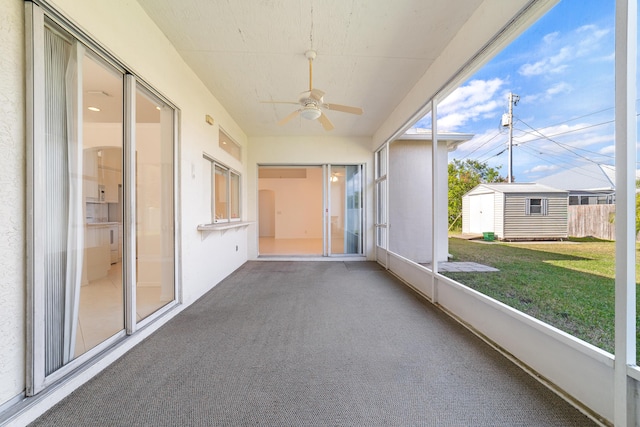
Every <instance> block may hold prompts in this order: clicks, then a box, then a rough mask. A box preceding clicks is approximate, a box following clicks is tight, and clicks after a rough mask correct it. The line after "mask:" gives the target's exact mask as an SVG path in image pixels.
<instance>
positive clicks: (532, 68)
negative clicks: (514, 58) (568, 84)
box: [518, 25, 610, 77]
mask: <svg viewBox="0 0 640 427" xmlns="http://www.w3.org/2000/svg"><path fill="white" fill-rule="evenodd" d="M609 33H610V30H609V29H601V28H599V27H598V26H596V25H583V26H582V27H580V28H578V29H577V30H575V31H574V32H573V33H569V34H567V35H566V36H565V37H561V36H560V33H559V32H554V33H549V34H547V35H545V36H544V37H543V38H542V41H543V43H544V48H543V49H542V50H540V52H539V53H538V54H539V55H540V56H542V59H540V60H538V61H534V62H530V63H526V64H523V65H522V66H520V68H519V69H518V73H519V74H520V75H522V76H525V77H532V76H540V75H552V74H554V75H557V74H560V73H563V72H565V71H566V70H567V69H568V67H569V64H568V63H569V62H570V61H572V60H573V59H575V58H578V57H582V56H587V55H589V54H591V52H593V51H594V50H595V49H596V48H597V47H598V46H599V42H600V41H601V40H602V39H603V38H604V37H605V36H607V35H608V34H609ZM560 43H562V45H561V46H554V45H556V44H560ZM550 49H555V50H556V53H555V54H554V53H553V51H551V52H549V50H550Z"/></svg>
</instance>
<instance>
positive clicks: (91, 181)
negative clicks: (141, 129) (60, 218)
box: [83, 147, 122, 203]
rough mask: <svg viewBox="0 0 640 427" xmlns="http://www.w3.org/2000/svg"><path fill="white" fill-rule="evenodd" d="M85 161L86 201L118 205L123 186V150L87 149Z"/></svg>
mask: <svg viewBox="0 0 640 427" xmlns="http://www.w3.org/2000/svg"><path fill="white" fill-rule="evenodd" d="M83 161H84V163H83V190H84V196H85V198H86V200H89V201H97V202H105V203H118V185H122V148H120V147H92V148H87V149H85V150H84V152H83Z"/></svg>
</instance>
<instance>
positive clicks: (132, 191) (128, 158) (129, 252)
mask: <svg viewBox="0 0 640 427" xmlns="http://www.w3.org/2000/svg"><path fill="white" fill-rule="evenodd" d="M124 77H125V78H124V100H125V102H124V108H125V118H124V146H123V147H124V149H123V153H124V163H123V165H122V166H123V170H124V176H123V186H122V197H123V200H122V203H123V204H124V216H123V218H122V220H123V221H122V227H123V234H124V242H123V246H122V268H123V270H124V272H123V273H124V274H123V278H124V289H125V294H126V296H127V298H125V299H124V300H125V314H124V321H125V329H126V331H127V334H128V335H132V334H133V333H134V332H135V331H136V329H137V323H136V321H137V317H136V305H137V303H136V278H137V276H138V273H137V271H136V265H137V259H136V246H137V243H136V240H137V238H138V237H137V229H136V221H135V218H136V179H135V177H136V167H137V164H136V79H135V77H134V76H133V75H131V74H126V75H125V76H124Z"/></svg>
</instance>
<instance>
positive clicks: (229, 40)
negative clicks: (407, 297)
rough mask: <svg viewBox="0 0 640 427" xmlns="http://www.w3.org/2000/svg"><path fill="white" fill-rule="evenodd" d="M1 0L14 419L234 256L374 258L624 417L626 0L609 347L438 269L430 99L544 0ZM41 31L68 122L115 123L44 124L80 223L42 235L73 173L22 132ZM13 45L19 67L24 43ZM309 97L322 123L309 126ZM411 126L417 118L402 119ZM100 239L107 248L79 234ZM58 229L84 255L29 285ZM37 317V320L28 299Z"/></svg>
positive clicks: (631, 419) (35, 97) (441, 163)
mask: <svg viewBox="0 0 640 427" xmlns="http://www.w3.org/2000/svg"><path fill="white" fill-rule="evenodd" d="M563 1H569V0H563ZM0 3H1V4H2V5H3V7H4V6H5V5H6V6H7V7H6V9H7V10H10V11H11V16H12V17H13V19H14V21H15V22H16V23H19V24H20V25H23V26H24V33H22V32H19V31H18V32H17V33H19V34H18V35H16V37H15V39H16V40H18V38H19V37H23V38H24V39H26V46H27V47H26V48H25V49H26V51H25V57H26V59H25V61H26V66H25V67H24V70H25V71H24V72H22V68H20V70H21V71H20V73H23V74H26V78H25V81H26V91H25V93H24V94H22V93H21V95H24V98H25V99H26V101H25V104H26V113H25V117H24V118H25V123H26V128H25V131H24V140H26V144H24V143H23V145H25V147H24V149H23V151H22V153H23V154H24V158H26V159H27V161H26V163H27V167H26V171H23V172H26V173H25V175H26V178H25V182H24V183H23V185H22V186H18V187H16V188H14V189H13V190H15V193H16V194H22V193H26V194H27V197H26V202H25V205H26V209H25V211H24V212H23V213H24V215H23V216H24V217H25V218H26V219H25V224H24V225H23V227H22V228H23V230H22V231H23V232H24V236H26V237H23V238H24V239H25V240H24V246H25V247H26V249H25V251H26V253H27V255H28V256H27V260H16V262H17V263H18V264H20V265H23V266H24V269H25V270H26V271H27V273H26V279H24V280H23V279H16V280H15V281H16V283H19V285H16V292H15V294H16V295H21V294H22V293H26V296H24V297H23V296H18V297H16V299H17V300H19V303H16V305H15V306H13V307H8V308H7V310H4V313H3V314H1V315H0V319H5V318H6V319H7V320H11V321H7V322H2V323H3V325H0V335H6V336H9V337H18V338H16V340H17V341H20V342H24V345H23V346H14V347H12V348H8V347H6V346H3V347H2V348H0V357H1V358H2V360H11V361H12V362H11V363H13V365H12V369H10V370H7V371H0V384H2V385H0V410H2V411H0V421H6V420H8V421H12V422H16V423H20V422H23V421H25V420H31V419H34V417H36V416H38V415H39V414H41V413H42V412H44V411H45V410H46V409H48V408H49V407H50V406H52V405H53V404H54V403H55V402H56V401H59V400H61V399H62V398H64V397H65V396H66V395H68V394H69V393H71V391H73V390H74V389H76V388H77V387H79V386H80V385H81V384H83V383H84V382H86V381H88V380H89V379H91V378H92V377H93V376H95V375H97V373H98V372H100V371H101V370H102V369H104V368H105V367H106V366H108V365H109V364H110V363H112V362H113V361H115V360H116V359H117V358H118V357H119V356H121V355H122V354H124V353H125V352H127V351H128V350H129V349H131V348H133V347H134V346H135V345H136V344H137V343H139V342H141V341H142V340H143V339H145V338H146V337H148V336H149V335H150V334H152V333H153V332H154V331H155V330H157V329H158V328H160V327H161V326H162V325H163V324H165V323H166V322H167V321H169V320H170V319H171V318H172V317H174V316H175V315H177V314H178V313H179V312H180V311H182V310H184V308H185V307H188V306H189V305H190V304H192V303H193V302H195V301H196V300H197V299H198V298H200V297H201V296H202V295H204V294H206V293H207V292H208V291H209V290H211V289H212V288H213V287H214V286H215V285H216V284H217V283H219V282H220V281H222V280H223V279H224V278H225V277H227V276H228V275H229V274H231V273H232V272H233V271H234V270H236V269H237V268H238V267H240V266H242V265H243V264H244V263H246V262H247V261H249V260H265V259H266V260H268V259H276V260H283V259H293V260H297V259H302V260H307V261H308V260H319V261H320V260H321V261H322V262H325V261H335V260H338V261H339V260H349V261H355V260H358V261H359V260H362V261H375V262H377V263H379V264H380V265H381V266H383V267H384V268H385V269H386V270H388V271H389V272H390V273H391V274H393V275H394V276H396V277H397V278H399V279H400V280H402V281H403V282H404V283H405V284H406V285H407V286H409V287H410V288H412V289H413V290H414V291H415V292H417V293H418V294H419V295H420V296H421V297H423V298H424V299H426V300H427V301H430V302H431V303H433V304H434V305H435V306H437V307H438V308H440V309H442V310H443V311H444V312H446V313H447V314H448V315H450V316H452V317H453V318H454V319H456V320H457V321H459V322H460V323H462V324H463V325H465V326H466V327H467V328H469V329H470V330H471V331H473V332H474V333H475V334H477V335H478V336H479V337H481V338H482V339H484V340H485V341H486V342H488V343H489V344H490V345H491V346H493V347H494V348H495V349H496V351H499V352H501V353H503V354H504V355H506V356H507V357H508V358H510V359H511V360H513V361H514V362H515V363H517V364H518V365H520V366H521V367H522V369H524V370H526V371H527V372H529V373H530V374H531V375H532V376H534V377H535V378H537V379H538V380H540V381H541V382H542V383H543V384H545V385H546V386H547V387H549V388H551V389H552V390H553V391H555V392H556V393H557V394H558V395H559V396H560V397H561V398H563V399H566V400H567V401H568V402H570V403H571V404H572V405H575V406H576V407H577V408H578V409H579V410H580V411H583V412H584V413H585V414H586V415H587V416H589V417H591V418H592V419H593V420H594V421H595V422H597V423H601V424H604V425H640V415H639V413H638V410H637V409H636V405H637V401H638V394H639V393H638V390H639V387H640V386H639V384H638V382H640V370H638V368H637V366H636V356H635V355H636V327H635V325H636V313H635V305H636V295H635V283H636V281H635V254H636V249H635V223H634V220H635V185H636V184H635V182H636V181H635V170H636V162H635V159H636V139H637V138H636V128H635V127H636V107H635V99H636V96H635V94H636V55H637V53H636V48H637V40H636V38H637V35H636V34H637V4H636V3H637V2H636V1H635V0H617V1H616V2H615V7H616V24H615V35H616V44H615V84H616V92H615V94H616V98H615V107H616V111H615V126H616V128H615V138H616V139H615V149H616V154H615V155H616V158H615V159H616V174H617V182H618V185H617V189H616V204H617V217H616V224H617V228H616V233H617V234H616V280H615V297H616V305H615V307H616V308H615V316H616V318H615V348H614V351H613V352H610V351H605V350H603V349H601V348H598V347H597V346H595V345H593V344H590V343H588V342H585V341H583V340H581V339H579V338H576V337H574V336H572V335H571V334H570V333H567V332H565V331H563V330H561V329H558V328H556V327H554V326H551V325H549V324H547V323H545V322H543V321H541V320H538V319H536V318H535V317H532V316H530V315H527V314H524V313H522V312H520V311H518V310H516V309H514V308H512V307H509V306H507V305H506V304H504V303H501V302H499V301H497V300H495V299H492V298H490V297H488V296H486V295H483V294H481V293H480V292H477V291H475V290H473V289H471V288H469V287H467V286H465V285H464V284H462V283H459V282H457V281H454V280H451V279H449V278H447V277H446V276H444V275H442V274H440V272H439V267H438V264H439V263H443V262H446V261H447V260H448V257H449V245H448V233H447V228H448V219H447V161H448V156H449V153H450V152H452V151H454V150H455V149H456V148H457V147H458V146H459V145H460V144H464V143H465V142H466V141H468V140H470V139H471V138H472V137H473V135H471V134H451V133H447V132H441V131H440V130H439V129H438V106H439V103H440V102H442V101H443V100H444V99H446V97H447V96H448V95H450V94H451V93H452V92H453V91H454V90H455V89H456V88H457V87H459V86H460V85H462V84H463V83H464V82H465V81H466V80H467V79H469V78H470V77H471V76H472V75H473V73H475V72H476V71H477V70H479V69H480V68H481V67H482V66H483V65H484V64H486V63H487V62H488V61H490V60H491V58H493V57H494V56H495V55H496V54H498V53H499V52H500V51H501V50H502V49H504V48H505V47H507V46H508V45H509V43H510V42H512V41H513V40H514V39H515V38H517V37H518V36H519V35H520V34H521V33H522V32H524V31H526V30H527V28H529V27H530V26H531V25H532V24H533V23H535V22H536V21H537V20H538V19H540V18H541V17H542V16H544V15H545V13H547V12H548V11H549V10H551V9H552V8H553V7H554V6H555V5H556V4H557V3H558V1H557V0H515V1H509V2H504V1H493V0H459V1H454V2H441V1H429V2H424V1H420V0H402V1H396V2H392V3H389V4H384V5H380V4H374V2H368V1H350V2H343V1H339V0H336V1H330V2H326V1H321V2H316V1H314V0H308V1H307V0H305V1H302V2H300V1H290V0H281V1H277V2H272V3H268V4H267V3H263V2H224V3H223V2H210V1H205V0H189V1H179V2H177V1H171V0H138V1H137V2H127V1H118V2H99V1H88V2H76V1H74V0H35V1H33V2H25V3H26V5H25V4H23V2H19V1H16V0H0ZM24 39H22V40H20V41H21V42H22V43H24ZM58 44H59V45H60V46H62V45H64V44H66V45H68V47H67V49H69V52H70V53H66V54H65V55H67V56H68V57H69V58H75V62H74V60H68V62H67V59H66V57H65V61H64V64H62V62H61V63H60V64H62V65H60V67H63V68H62V71H60V70H58V71H55V70H54V72H51V73H49V74H47V76H51V75H54V78H55V75H58V76H59V78H60V79H61V80H64V81H66V82H67V84H68V85H69V86H70V87H72V86H73V84H75V85H76V89H77V92H75V96H76V98H75V102H77V103H78V105H80V106H82V107H83V108H77V105H76V110H67V112H68V111H74V112H75V113H77V112H78V111H79V110H82V109H84V108H85V107H87V106H91V105H89V103H91V102H94V103H96V105H97V103H100V102H107V103H111V104H110V105H107V104H105V105H104V107H102V109H103V110H104V112H111V113H112V114H113V115H111V116H109V117H108V118H100V117H99V116H98V115H97V114H99V112H100V109H98V111H95V110H90V111H84V113H83V114H78V117H79V118H80V119H81V120H80V121H79V123H77V122H76V123H75V124H72V125H71V127H65V126H68V123H67V122H65V124H64V126H63V127H64V129H65V130H64V131H62V130H61V131H60V132H62V133H64V134H65V138H66V136H67V134H68V135H75V137H76V141H83V139H84V142H81V143H79V145H78V146H79V147H80V148H82V149H84V152H83V155H80V154H79V153H82V152H78V151H76V152H75V154H73V153H72V150H71V149H69V151H68V152H65V153H63V154H64V155H67V154H68V155H69V156H71V157H69V158H70V159H75V161H76V162H77V163H76V164H77V165H79V167H80V174H79V178H77V181H75V183H76V184H77V187H78V188H76V190H75V191H77V194H75V196H74V193H73V191H72V190H69V200H71V202H70V203H69V207H71V208H74V209H75V213H73V214H69V217H70V218H75V219H74V221H77V222H78V223H79V224H80V225H78V224H76V226H77V229H76V228H73V227H71V226H69V230H70V231H68V235H65V236H64V242H62V241H58V240H56V239H57V237H56V236H55V233H49V234H47V230H57V228H56V227H58V224H57V223H55V221H53V222H47V218H48V217H49V216H50V215H49V213H50V212H54V213H55V212H57V211H60V212H63V213H64V215H67V210H66V205H65V206H60V203H58V201H56V200H49V199H47V198H42V199H40V198H39V195H41V194H46V193H47V192H51V191H53V192H56V191H62V190H60V188H62V187H65V188H67V186H68V185H69V186H70V188H72V187H73V185H70V184H69V182H70V181H64V180H63V181H61V182H59V183H57V181H55V180H53V179H52V178H51V177H53V176H55V174H56V173H57V172H56V171H57V170H58V169H57V164H56V163H55V158H56V157H55V156H57V155H60V153H57V152H55V150H54V151H47V148H46V146H45V145H44V144H43V143H42V142H41V140H44V139H45V136H44V135H45V134H47V132H48V131H49V130H50V129H49V128H47V129H45V128H44V126H45V125H44V124H43V123H45V121H46V120H45V118H46V119H49V118H51V117H52V116H51V114H53V113H52V111H54V112H55V109H56V105H55V103H53V104H51V103H50V98H51V97H49V98H47V96H48V95H49V93H48V92H47V90H48V88H50V87H51V86H54V85H55V83H52V80H47V78H48V77H45V73H44V71H43V70H45V69H47V70H49V68H47V67H49V66H51V67H54V68H55V67H56V64H55V63H54V64H53V65H51V64H49V63H48V62H47V60H46V59H45V55H44V54H43V52H44V50H45V49H51V51H54V52H57V50H56V49H58V48H57V47H56V46H58ZM0 47H2V49H5V48H4V46H3V45H0ZM12 49H13V50H14V51H15V52H18V53H15V56H16V57H20V52H21V51H20V49H22V47H19V48H18V47H13V48H12ZM7 51H9V49H8V48H7ZM309 51H313V52H314V53H313V55H312V54H310V53H308V52H309ZM74 55H75V56H74ZM52 56H55V55H52ZM79 58H82V60H79ZM83 61H84V62H83ZM54 62H55V61H54ZM83 63H84V65H83ZM68 64H75V65H73V66H70V65H68ZM64 67H67V68H66V69H65V68H64ZM69 67H70V68H69ZM73 67H75V68H73ZM69 69H72V70H74V69H75V70H76V74H75V76H71V77H69V73H68V70H69ZM0 70H1V68H0ZM65 71H66V72H67V74H66V75H65ZM83 72H84V75H85V76H86V77H87V78H86V79H85V80H83ZM56 73H57V74H56ZM14 74H16V73H14ZM71 74H73V73H71ZM96 75H99V77H100V78H99V79H98V81H93V82H92V81H91V80H90V77H91V78H93V77H95V76H96ZM114 76H115V77H114ZM65 79H67V80H65ZM69 79H71V80H69ZM18 80H19V79H18ZM110 80H113V81H110ZM69 82H72V83H69ZM105 82H110V85H109V86H107V85H105ZM83 84H84V86H83ZM114 85H115V88H114ZM318 88H321V90H320V89H318ZM72 93H73V91H72ZM78 93H80V94H84V99H83V95H78ZM301 93H302V95H301ZM114 94H117V95H116V96H114ZM67 96H68V95H67ZM332 102H335V104H333V108H332V104H331V103H332ZM310 103H311V104H313V105H309V104H310ZM318 105H320V107H321V108H320V110H319V111H320V116H319V117H318V116H317V115H314V116H310V117H309V118H310V119H309V118H307V117H306V114H311V113H308V111H305V109H312V110H313V109H314V108H315V107H318ZM96 108H98V107H96ZM360 108H362V110H363V111H359V109H360ZM114 109H115V110H116V111H115V113H114ZM315 109H317V108H315ZM313 113H315V112H313ZM54 117H55V115H54ZM425 117H428V118H429V123H430V127H429V129H420V130H419V131H416V130H415V124H416V122H418V120H420V119H423V118H425ZM58 120H59V121H60V122H61V123H62V119H59V118H58ZM47 123H48V122H47ZM61 126H62V125H61ZM74 126H75V127H74ZM412 128H414V129H412ZM69 129H73V130H69ZM65 132H66V133H65ZM74 132H75V133H74ZM78 135H80V136H78ZM69 138H70V140H71V138H72V136H69ZM23 142H24V141H23ZM76 148H77V147H76ZM114 149H115V150H118V151H117V152H116V153H117V154H116V157H118V159H119V160H118V162H116V163H115V164H113V163H112V164H110V163H109V161H108V159H109V156H110V153H112V152H113V150H114ZM70 153H71V154H70ZM73 156H75V157H73ZM18 157H19V158H18V159H16V162H15V163H16V165H18V166H15V167H17V168H21V167H22V166H21V165H20V158H22V157H20V156H18ZM52 158H54V160H51V159H52ZM47 162H49V163H47ZM42 164H44V165H45V166H44V167H42V169H40V167H39V166H40V165H42ZM87 165H92V166H91V167H88V166H87ZM110 165H111V166H110ZM113 165H115V166H113ZM47 168H49V169H47ZM92 171H93V172H92ZM77 172H78V171H76V175H78V174H77ZM51 174H53V175H51ZM114 174H115V175H114ZM109 177H111V178H109ZM65 179H66V178H65ZM71 179H72V178H69V180H71ZM110 179H111V180H110ZM94 181H95V182H94ZM51 182H54V184H51ZM56 183H57V184H56ZM94 184H96V185H95V186H94ZM49 185H54V186H53V187H51V186H49ZM55 185H59V186H60V187H55ZM93 192H95V194H93ZM7 194H12V193H9V192H8V193H7ZM74 197H76V199H74ZM74 200H75V202H74ZM74 209H69V210H74ZM74 215H76V216H75V217H74ZM53 216H54V217H55V215H53ZM54 219H55V218H54ZM72 228H73V230H76V231H71V230H72ZM101 230H104V233H105V234H103V233H102V231H101ZM107 230H108V231H107ZM109 232H110V233H111V234H107V233H109ZM114 233H115V236H116V237H114ZM79 236H81V237H79ZM109 238H110V239H111V247H110V248H108V245H107V249H105V247H103V246H102V245H101V244H99V243H96V244H95V245H93V243H92V244H91V245H90V244H89V243H87V242H89V241H93V240H95V241H96V242H98V241H101V239H109ZM73 239H76V243H77V242H81V244H78V246H75V248H76V249H78V247H83V249H84V250H77V251H76V252H82V254H78V255H77V257H76V258H75V261H74V259H72V256H71V255H69V259H72V260H71V261H68V260H66V259H65V261H64V262H65V266H66V268H67V269H68V270H73V271H74V272H72V273H67V275H66V276H65V275H63V276H61V278H60V280H59V281H60V283H59V284H56V283H53V284H49V282H48V281H47V278H48V277H49V276H50V275H53V273H54V272H56V271H58V270H56V268H55V266H54V267H51V269H50V270H48V268H49V267H48V264H47V263H45V262H44V260H45V259H48V254H49V253H50V252H53V251H54V250H53V249H52V248H53V247H54V246H55V245H56V244H60V245H63V246H64V245H66V246H65V248H69V247H70V246H68V245H69V243H65V242H67V241H71V240H73ZM78 239H80V240H78ZM92 239H93V240H92ZM114 239H115V242H116V243H115V244H114V243H113V242H114ZM42 242H49V243H51V245H52V246H46V245H45V247H43V246H41V245H42ZM74 256H76V255H74ZM103 257H108V259H109V260H110V262H108V263H106V264H103V263H101V261H100V260H101V259H103ZM69 263H71V264H72V265H71V266H70V264H69ZM56 274H57V273H56ZM69 277H71V279H70V278H69ZM65 280H66V281H67V282H65ZM70 280H73V281H74V283H77V286H76V287H73V286H71V287H70V286H69V284H68V281H70ZM54 282H55V280H54ZM65 292H66V294H65ZM52 295H54V296H60V295H62V298H63V299H64V298H69V299H72V300H73V299H75V301H76V302H75V304H74V303H68V305H67V306H72V307H74V308H73V309H71V310H69V309H67V308H64V304H61V305H59V306H56V305H55V304H52V305H48V304H49V301H50V299H51V298H52ZM91 295H93V296H91ZM20 298H23V300H21V299H20ZM21 307H26V309H25V310H23V309H22V308H21ZM45 307H46V308H45ZM60 307H63V308H60ZM56 310H60V311H62V314H63V315H62V316H61V319H60V320H59V321H58V320H56V321H55V322H54V317H55V316H50V315H49V314H47V313H50V312H51V311H56ZM23 311H24V313H23ZM96 313H98V314H96ZM74 316H75V323H74V321H73V320H71V321H69V320H68V319H67V320H65V319H66V318H67V317H70V318H72V319H73V318H74ZM15 319H19V321H16V320H15ZM56 322H58V323H59V324H58V323H56ZM16 323H18V324H20V326H18V327H15V325H16ZM54 323H55V324H54ZM10 325H14V326H13V327H11V328H10ZM49 327H51V328H52V329H47V328H49ZM56 328H58V329H56ZM52 331H53V332H52ZM3 332H6V334H3ZM51 336H54V337H56V339H59V343H53V344H51V341H52V340H49V338H48V337H51ZM19 337H26V338H19ZM53 353H55V354H53ZM6 365H7V366H8V365H9V363H7V364H6ZM14 365H15V366H14ZM61 384H62V385H61ZM43 396H46V397H43Z"/></svg>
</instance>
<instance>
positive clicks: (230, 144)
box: [218, 129, 242, 161]
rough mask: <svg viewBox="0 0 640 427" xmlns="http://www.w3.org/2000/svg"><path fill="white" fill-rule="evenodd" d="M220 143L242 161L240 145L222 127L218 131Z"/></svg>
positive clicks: (225, 149)
mask: <svg viewBox="0 0 640 427" xmlns="http://www.w3.org/2000/svg"><path fill="white" fill-rule="evenodd" d="M218 145H219V146H220V148H222V149H223V150H224V151H226V152H227V153H229V154H231V155H232V156H233V157H234V158H236V159H237V160H240V161H242V151H241V149H240V145H239V144H238V143H236V142H235V141H234V140H233V139H231V137H230V136H229V135H227V134H226V133H224V131H223V130H222V129H220V130H219V131H218Z"/></svg>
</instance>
